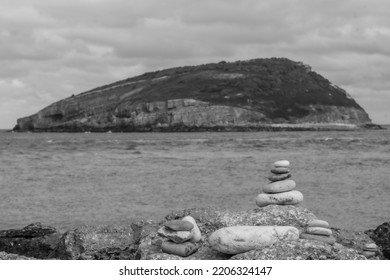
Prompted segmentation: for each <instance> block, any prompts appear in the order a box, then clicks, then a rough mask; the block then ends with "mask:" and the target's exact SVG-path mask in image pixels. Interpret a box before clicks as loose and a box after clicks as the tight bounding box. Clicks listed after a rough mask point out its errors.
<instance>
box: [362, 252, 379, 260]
mask: <svg viewBox="0 0 390 280" xmlns="http://www.w3.org/2000/svg"><path fill="white" fill-rule="evenodd" d="M362 255H363V256H365V257H366V258H367V259H369V258H372V257H375V256H376V252H374V251H363V253H362Z"/></svg>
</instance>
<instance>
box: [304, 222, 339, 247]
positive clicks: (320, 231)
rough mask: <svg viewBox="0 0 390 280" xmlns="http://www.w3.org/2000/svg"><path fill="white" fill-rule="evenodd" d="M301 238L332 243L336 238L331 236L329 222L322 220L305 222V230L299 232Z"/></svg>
mask: <svg viewBox="0 0 390 280" xmlns="http://www.w3.org/2000/svg"><path fill="white" fill-rule="evenodd" d="M300 238H301V239H310V240H317V241H321V242H325V243H328V244H331V245H333V244H334V243H336V239H335V238H334V237H333V236H332V230H331V229H330V228H329V223H328V222H327V221H324V220H311V221H310V222H309V223H308V224H307V228H306V232H304V233H301V235H300Z"/></svg>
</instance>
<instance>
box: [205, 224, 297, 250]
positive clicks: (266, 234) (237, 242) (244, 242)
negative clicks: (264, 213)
mask: <svg viewBox="0 0 390 280" xmlns="http://www.w3.org/2000/svg"><path fill="white" fill-rule="evenodd" d="M296 239H299V230H298V229H297V228H294V227H291V226H236V227H226V228H221V229H219V230H217V231H216V232H214V233H213V234H211V235H210V237H209V243H210V246H211V247H212V248H213V249H214V250H216V251H218V252H221V253H224V254H239V253H243V252H247V251H250V250H254V249H259V248H262V247H265V246H268V245H272V244H274V243H276V242H278V241H283V240H296Z"/></svg>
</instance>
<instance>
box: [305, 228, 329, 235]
mask: <svg viewBox="0 0 390 280" xmlns="http://www.w3.org/2000/svg"><path fill="white" fill-rule="evenodd" d="M306 233H310V234H317V235H325V236H330V235H332V230H330V229H328V228H323V227H308V228H306Z"/></svg>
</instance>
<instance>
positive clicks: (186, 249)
mask: <svg viewBox="0 0 390 280" xmlns="http://www.w3.org/2000/svg"><path fill="white" fill-rule="evenodd" d="M161 250H162V251H163V252H164V253H167V254H172V255H177V256H181V257H188V256H189V255H191V254H193V253H195V252H196V251H197V250H198V246H197V245H196V244H194V243H192V242H184V243H181V244H176V243H174V242H172V241H165V242H163V243H162V244H161Z"/></svg>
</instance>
